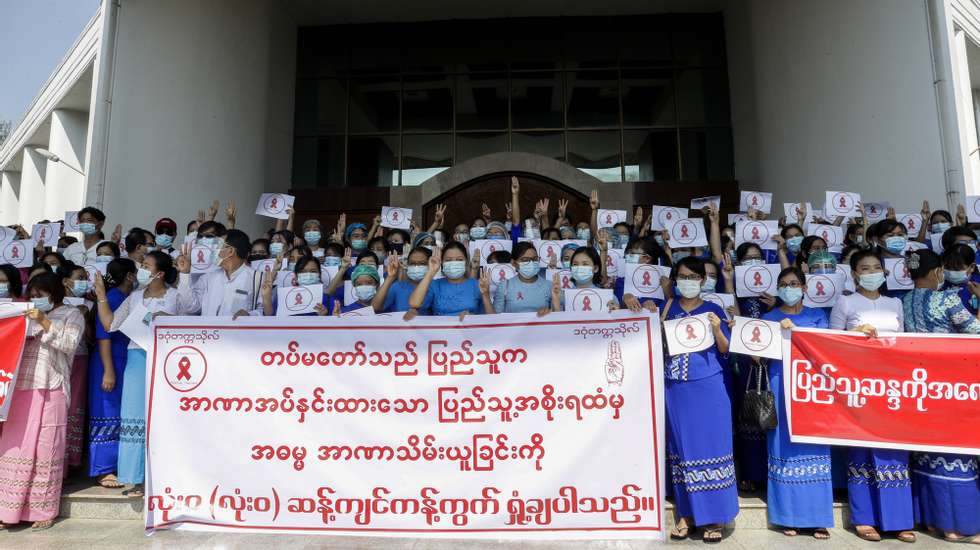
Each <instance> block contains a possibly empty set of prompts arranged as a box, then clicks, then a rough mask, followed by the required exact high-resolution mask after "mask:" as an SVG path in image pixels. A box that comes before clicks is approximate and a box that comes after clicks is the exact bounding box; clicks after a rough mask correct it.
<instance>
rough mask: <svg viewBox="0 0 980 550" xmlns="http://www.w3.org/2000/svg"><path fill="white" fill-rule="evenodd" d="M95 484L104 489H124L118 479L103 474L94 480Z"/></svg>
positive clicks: (111, 475)
mask: <svg viewBox="0 0 980 550" xmlns="http://www.w3.org/2000/svg"><path fill="white" fill-rule="evenodd" d="M96 482H97V483H98V484H99V485H100V486H102V487H105V488H106V489H122V488H123V487H125V485H123V484H122V483H119V479H118V478H116V476H115V475H114V474H105V475H102V476H99V477H98V478H96Z"/></svg>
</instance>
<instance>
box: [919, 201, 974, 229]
mask: <svg viewBox="0 0 980 550" xmlns="http://www.w3.org/2000/svg"><path fill="white" fill-rule="evenodd" d="M923 222H924V223H929V222H928V220H923ZM966 223H967V217H966V208H965V207H964V206H963V205H962V204H957V205H956V225H966Z"/></svg>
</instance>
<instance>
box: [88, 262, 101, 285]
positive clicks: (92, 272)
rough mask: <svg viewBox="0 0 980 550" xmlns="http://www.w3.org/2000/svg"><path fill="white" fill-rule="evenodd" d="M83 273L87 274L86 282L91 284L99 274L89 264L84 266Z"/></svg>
mask: <svg viewBox="0 0 980 550" xmlns="http://www.w3.org/2000/svg"><path fill="white" fill-rule="evenodd" d="M85 273H86V275H88V282H90V283H92V284H93V285H94V284H95V278H96V277H100V276H101V274H100V273H99V270H98V269H95V267H93V266H90V265H87V266H85Z"/></svg>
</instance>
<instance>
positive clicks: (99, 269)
mask: <svg viewBox="0 0 980 550" xmlns="http://www.w3.org/2000/svg"><path fill="white" fill-rule="evenodd" d="M108 265H109V264H102V263H92V264H85V265H84V266H82V267H83V268H85V274H86V276H87V277H88V282H89V284H90V285H91V286H92V287H95V279H96V278H97V277H104V276H105V270H106V267H107V266H108Z"/></svg>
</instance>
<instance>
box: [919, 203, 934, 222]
mask: <svg viewBox="0 0 980 550" xmlns="http://www.w3.org/2000/svg"><path fill="white" fill-rule="evenodd" d="M919 214H922V223H929V217H930V216H932V211H931V210H929V201H922V210H920V211H919Z"/></svg>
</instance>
